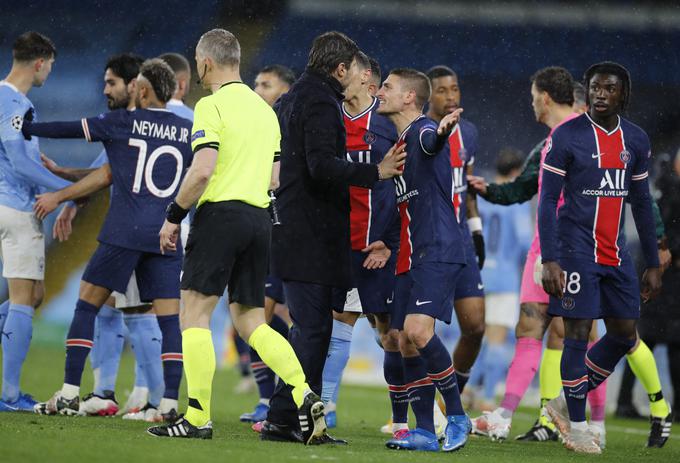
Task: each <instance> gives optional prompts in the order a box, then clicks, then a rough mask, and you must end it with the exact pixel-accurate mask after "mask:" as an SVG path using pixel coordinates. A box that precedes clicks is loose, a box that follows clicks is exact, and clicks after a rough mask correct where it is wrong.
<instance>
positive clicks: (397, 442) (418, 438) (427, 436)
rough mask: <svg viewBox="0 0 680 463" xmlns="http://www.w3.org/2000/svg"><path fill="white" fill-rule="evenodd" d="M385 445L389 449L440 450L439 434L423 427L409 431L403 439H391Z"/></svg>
mask: <svg viewBox="0 0 680 463" xmlns="http://www.w3.org/2000/svg"><path fill="white" fill-rule="evenodd" d="M385 445H386V446H387V448H388V449H394V450H419V451H422V452H438V451H439V441H437V436H436V435H435V434H434V433H431V432H430V431H426V430H425V429H421V428H416V429H414V430H412V431H409V432H408V433H407V434H405V435H404V437H403V438H401V439H390V440H388V441H387V443H386V444H385Z"/></svg>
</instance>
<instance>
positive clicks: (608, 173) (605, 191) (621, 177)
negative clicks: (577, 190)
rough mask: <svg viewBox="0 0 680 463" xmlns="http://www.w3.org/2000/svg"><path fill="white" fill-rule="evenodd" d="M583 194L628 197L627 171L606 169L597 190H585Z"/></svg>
mask: <svg viewBox="0 0 680 463" xmlns="http://www.w3.org/2000/svg"><path fill="white" fill-rule="evenodd" d="M581 194H583V195H585V196H606V197H615V198H618V197H624V196H628V190H626V170H625V169H606V170H605V171H604V174H603V175H602V179H600V184H599V186H598V187H597V189H587V188H586V189H584V190H583V191H581Z"/></svg>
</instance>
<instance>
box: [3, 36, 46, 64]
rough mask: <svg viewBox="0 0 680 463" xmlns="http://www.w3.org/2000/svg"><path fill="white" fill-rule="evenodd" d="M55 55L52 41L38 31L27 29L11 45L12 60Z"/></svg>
mask: <svg viewBox="0 0 680 463" xmlns="http://www.w3.org/2000/svg"><path fill="white" fill-rule="evenodd" d="M56 56H57V49H56V47H55V46H54V43H53V42H52V41H51V40H50V39H49V38H47V37H46V36H44V35H42V34H41V33H40V32H34V31H28V32H24V33H23V34H21V35H20V36H19V37H17V39H16V40H15V41H14V45H12V58H14V61H19V62H23V63H25V62H28V61H33V60H34V59H38V58H53V57H56Z"/></svg>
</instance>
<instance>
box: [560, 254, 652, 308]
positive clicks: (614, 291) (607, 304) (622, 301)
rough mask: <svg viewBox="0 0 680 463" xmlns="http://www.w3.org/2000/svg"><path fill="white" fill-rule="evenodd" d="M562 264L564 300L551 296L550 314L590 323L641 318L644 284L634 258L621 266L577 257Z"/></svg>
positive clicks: (563, 261) (564, 260) (625, 261)
mask: <svg viewBox="0 0 680 463" xmlns="http://www.w3.org/2000/svg"><path fill="white" fill-rule="evenodd" d="M559 263H560V266H561V267H562V270H563V271H564V272H566V281H567V285H566V288H565V291H564V297H562V299H558V298H556V297H553V296H550V304H549V306H548V313H549V314H550V315H553V316H556V317H564V318H575V319H587V320H595V319H598V318H621V319H638V318H640V285H639V283H638V279H637V274H636V273H635V267H634V265H633V262H632V259H630V258H628V259H623V262H622V263H621V266H620V267H612V266H609V265H600V264H596V263H595V262H593V261H590V260H586V259H574V258H565V259H560V260H559Z"/></svg>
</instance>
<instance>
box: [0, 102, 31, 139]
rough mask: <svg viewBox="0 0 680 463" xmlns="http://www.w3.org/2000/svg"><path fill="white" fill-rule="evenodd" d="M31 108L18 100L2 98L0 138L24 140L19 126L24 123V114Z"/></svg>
mask: <svg viewBox="0 0 680 463" xmlns="http://www.w3.org/2000/svg"><path fill="white" fill-rule="evenodd" d="M31 109H32V108H31V107H30V106H28V105H26V104H22V103H21V102H19V101H18V100H15V99H11V100H10V99H9V98H3V100H2V108H1V109H0V111H1V112H0V139H2V141H5V142H7V141H12V140H21V141H23V140H24V136H23V134H22V133H21V126H22V125H23V124H24V114H26V111H28V110H31Z"/></svg>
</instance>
